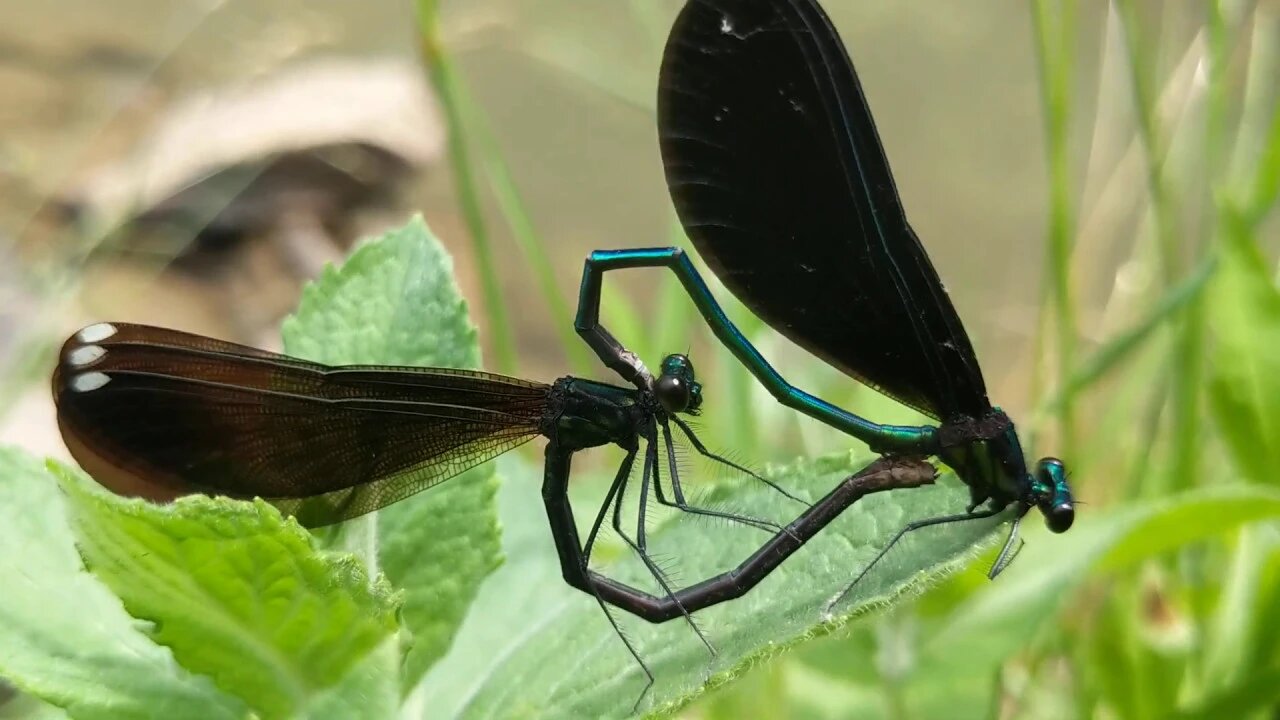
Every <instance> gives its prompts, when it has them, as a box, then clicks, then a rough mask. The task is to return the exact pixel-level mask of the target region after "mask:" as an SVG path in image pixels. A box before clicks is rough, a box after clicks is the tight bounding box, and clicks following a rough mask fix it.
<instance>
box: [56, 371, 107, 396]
mask: <svg viewBox="0 0 1280 720" xmlns="http://www.w3.org/2000/svg"><path fill="white" fill-rule="evenodd" d="M109 382H111V378H109V377H107V375H106V373H100V372H87V373H80V374H79V375H76V376H75V377H73V378H71V382H70V383H68V384H67V386H68V387H70V388H71V389H72V390H73V391H74V392H80V393H84V392H92V391H94V390H97V389H98V388H100V387H102V386H103V385H106V384H107V383H109Z"/></svg>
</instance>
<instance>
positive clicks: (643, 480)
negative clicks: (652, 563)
mask: <svg viewBox="0 0 1280 720" xmlns="http://www.w3.org/2000/svg"><path fill="white" fill-rule="evenodd" d="M650 473H652V479H653V481H654V483H655V484H656V483H657V482H658V448H657V446H656V445H654V444H653V443H652V442H648V441H646V442H645V448H644V469H643V471H642V472H641V474H640V497H639V499H638V501H637V503H636V545H637V546H638V547H639V548H640V552H645V551H647V550H648V549H649V542H648V540H647V539H646V538H645V534H646V529H647V528H646V527H645V520H646V515H647V514H648V510H649V481H650Z"/></svg>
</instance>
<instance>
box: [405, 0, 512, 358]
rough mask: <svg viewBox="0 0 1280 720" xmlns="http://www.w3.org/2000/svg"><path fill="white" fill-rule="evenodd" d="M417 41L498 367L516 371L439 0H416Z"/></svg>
mask: <svg viewBox="0 0 1280 720" xmlns="http://www.w3.org/2000/svg"><path fill="white" fill-rule="evenodd" d="M418 42H419V48H420V52H421V53H422V58H423V61H424V62H425V63H426V65H427V74H428V76H429V77H430V79H431V84H432V86H433V87H434V89H435V92H436V97H437V98H438V99H439V100H440V107H441V108H442V109H443V111H444V116H445V126H446V127H445V131H446V134H447V136H448V146H449V163H450V166H451V169H452V171H453V181H454V187H455V188H456V191H457V193H458V204H459V206H460V209H461V210H462V216H463V219H464V221H465V222H466V224H467V231H468V233H469V234H470V235H471V245H472V247H473V248H474V250H475V255H476V263H477V265H478V266H479V269H480V286H481V292H482V293H483V294H484V305H485V307H484V310H485V315H486V317H487V324H488V326H489V327H488V331H489V336H490V337H491V338H492V339H493V349H494V355H495V356H496V358H495V360H496V362H495V365H496V367H497V369H498V370H499V371H500V372H506V373H510V372H514V371H515V367H516V355H515V347H514V342H513V341H512V338H511V325H510V323H509V322H508V321H507V312H506V305H505V304H504V303H503V300H502V290H501V286H500V283H499V280H498V272H497V268H496V266H495V265H494V261H493V248H492V245H491V243H490V238H489V230H488V227H487V225H486V223H485V219H484V211H483V209H482V208H481V205H480V191H479V187H478V186H477V185H476V181H475V177H474V176H473V174H472V172H471V157H470V151H469V146H468V141H467V136H466V132H467V131H466V123H465V122H464V119H465V115H464V112H463V107H462V102H461V97H460V93H461V85H462V84H461V81H460V79H459V77H458V74H457V72H456V71H455V70H454V68H453V64H452V63H451V62H450V61H449V58H448V56H447V55H446V54H445V52H444V47H443V46H442V45H441V43H440V23H439V14H438V11H437V2H436V0H418Z"/></svg>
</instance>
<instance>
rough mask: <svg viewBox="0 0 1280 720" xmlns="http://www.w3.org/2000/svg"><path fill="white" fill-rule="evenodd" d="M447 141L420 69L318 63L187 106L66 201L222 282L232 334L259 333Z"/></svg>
mask: <svg viewBox="0 0 1280 720" xmlns="http://www.w3.org/2000/svg"><path fill="white" fill-rule="evenodd" d="M443 149H444V131H443V126H442V124H441V122H440V119H439V116H438V112H437V108H436V105H435V103H434V101H433V99H432V97H431V95H430V92H429V85H428V83H427V81H426V77H425V75H424V73H423V71H422V69H421V68H420V67H418V66H417V65H416V64H414V63H411V62H404V61H398V60H336V59H331V60H322V61H311V62H308V63H307V64H305V65H300V66H298V67H294V68H291V69H286V70H284V71H282V72H280V73H278V74H275V75H273V76H271V77H269V78H266V79H264V80H262V81H260V82H256V83H253V84H250V85H246V86H243V87H236V88H231V89H224V90H222V91H219V92H216V93H203V94H200V95H198V96H195V97H192V98H189V99H188V100H186V101H185V102H182V103H180V104H179V105H178V106H176V107H174V108H173V109H172V110H171V111H170V112H168V113H166V114H165V115H164V116H163V117H162V118H161V119H160V120H159V121H158V122H157V123H156V129H155V131H154V132H153V133H151V134H150V135H149V136H148V139H147V140H145V141H144V142H143V143H141V144H140V145H139V146H138V147H136V148H135V149H133V150H132V151H131V152H130V153H129V155H128V157H125V158H123V159H121V160H119V161H117V162H114V163H112V164H110V165H108V166H106V167H102V168H100V169H97V170H96V171H94V172H93V173H92V174H90V175H89V176H88V177H86V178H85V179H84V181H83V182H81V183H79V184H77V185H76V186H75V187H74V189H73V190H71V191H69V192H67V193H65V194H64V195H63V196H62V197H61V198H59V202H60V205H61V206H62V207H63V209H64V210H65V212H66V214H67V219H68V220H70V221H72V222H74V223H75V224H76V225H78V226H79V228H80V229H81V231H83V232H85V233H87V235H88V236H89V237H102V236H107V237H110V238H111V240H110V243H109V246H110V247H111V248H112V250H114V251H116V252H118V253H119V254H121V255H123V256H125V257H130V256H133V257H142V258H147V259H149V260H151V261H153V262H154V261H156V260H159V261H161V262H162V263H164V264H165V265H167V266H168V267H170V268H171V269H173V270H177V271H179V272H181V273H183V274H186V275H188V276H190V277H192V278H195V279H199V280H203V281H205V282H208V283H211V284H213V285H216V286H219V287H221V289H222V290H223V293H222V294H223V297H222V299H221V301H225V303H226V308H225V309H226V310H229V311H230V312H231V313H232V314H233V317H231V318H229V319H230V321H231V322H230V323H229V325H230V329H231V330H232V331H233V332H234V334H236V335H238V336H240V338H239V339H242V340H253V339H255V337H256V336H258V335H260V334H263V333H264V332H266V331H267V329H268V328H269V329H270V333H271V334H274V323H275V321H276V320H278V319H279V317H280V315H281V314H283V313H284V312H286V311H287V310H288V309H289V308H290V307H291V306H292V304H293V302H294V301H295V300H296V295H297V290H298V286H299V285H300V284H301V283H302V282H303V281H305V280H306V279H308V278H311V277H313V276H314V275H315V274H316V273H317V272H319V270H320V268H321V267H322V266H323V264H324V263H326V262H331V261H333V260H336V259H338V258H339V257H341V256H342V254H343V253H344V251H345V249H346V248H347V247H348V246H349V245H350V243H351V242H352V241H354V239H355V238H356V237H358V236H359V235H360V234H361V233H362V231H367V230H368V228H367V227H365V226H363V225H362V223H361V220H362V218H366V217H367V216H369V215H381V216H386V215H388V214H395V211H396V210H400V209H403V208H402V206H403V205H404V204H405V203H404V201H403V197H402V196H403V194H404V190H405V188H406V187H408V186H409V185H410V183H411V181H412V180H413V179H414V178H416V177H417V176H418V175H419V174H420V173H421V172H422V171H423V170H424V169H425V168H427V167H428V166H430V165H431V164H432V163H433V162H434V161H436V160H437V159H438V158H439V157H440V156H441V154H442V153H443ZM401 214H402V213H401ZM215 302H219V300H217V299H215Z"/></svg>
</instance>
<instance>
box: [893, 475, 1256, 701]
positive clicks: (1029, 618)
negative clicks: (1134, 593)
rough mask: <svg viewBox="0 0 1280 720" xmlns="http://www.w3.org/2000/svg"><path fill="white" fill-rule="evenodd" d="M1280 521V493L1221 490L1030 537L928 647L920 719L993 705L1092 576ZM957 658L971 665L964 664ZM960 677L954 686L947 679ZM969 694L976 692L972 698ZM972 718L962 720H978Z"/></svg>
mask: <svg viewBox="0 0 1280 720" xmlns="http://www.w3.org/2000/svg"><path fill="white" fill-rule="evenodd" d="M1275 518H1280V491H1277V490H1276V489H1274V488H1270V487H1259V486H1218V487H1210V488H1205V489H1200V490H1195V491H1188V492H1184V493H1180V494H1178V495H1176V496H1173V497H1168V498H1160V499H1155V500H1147V501H1143V502H1139V503H1134V504H1131V505H1127V506H1124V507H1122V508H1118V509H1116V510H1114V511H1111V512H1108V513H1106V514H1103V515H1097V516H1093V517H1089V516H1087V515H1086V516H1084V517H1081V518H1080V519H1078V520H1077V521H1076V524H1075V526H1074V527H1073V528H1072V529H1071V532H1069V533H1066V534H1065V535H1061V536H1052V535H1050V534H1048V532H1047V531H1043V530H1040V531H1037V532H1028V533H1027V534H1028V538H1027V544H1026V548H1025V550H1023V552H1022V553H1021V554H1020V555H1019V557H1018V559H1017V561H1016V562H1015V563H1013V565H1012V566H1010V567H1009V569H1008V570H1006V571H1005V572H1004V573H1003V574H1001V575H1000V577H999V578H997V579H996V580H995V581H994V582H992V583H990V585H988V586H987V588H986V590H985V591H984V592H982V593H979V594H978V595H975V596H973V597H972V598H971V599H969V600H968V601H967V602H965V603H964V604H962V605H961V606H960V607H959V608H957V609H956V610H955V611H954V612H953V613H952V614H951V615H950V617H949V618H948V619H947V620H946V621H945V622H943V623H941V624H940V625H938V627H937V629H936V630H935V631H934V632H932V633H931V634H930V636H929V637H928V638H926V639H925V640H924V641H923V642H922V647H921V649H920V652H921V659H920V662H919V664H918V666H917V668H916V669H915V672H914V673H913V675H914V678H915V682H913V683H912V685H911V686H910V690H908V695H909V696H910V697H911V698H912V701H913V709H914V710H916V711H918V714H919V716H921V717H932V716H933V715H931V714H930V713H936V712H938V711H941V710H943V709H945V708H947V707H955V706H957V705H959V706H966V707H968V706H974V707H978V706H985V703H986V702H987V699H988V696H989V693H990V690H991V686H990V679H991V678H992V677H994V674H995V673H996V672H997V671H998V668H999V666H1000V664H1001V663H1003V662H1004V661H1005V660H1006V659H1007V658H1008V657H1009V656H1010V655H1011V654H1012V653H1014V652H1016V651H1017V650H1019V649H1020V648H1022V647H1024V646H1025V645H1026V643H1027V639H1028V638H1030V637H1033V636H1035V634H1036V633H1038V632H1039V631H1040V630H1041V629H1042V628H1043V627H1044V626H1045V625H1046V624H1048V623H1052V622H1054V620H1055V619H1056V618H1057V616H1058V611H1059V609H1060V608H1061V607H1062V605H1063V604H1064V603H1066V602H1067V601H1068V600H1069V599H1070V598H1071V591H1072V590H1073V589H1074V588H1075V587H1077V586H1078V585H1079V584H1080V583H1081V582H1083V581H1084V580H1085V579H1086V578H1088V577H1090V575H1091V573H1093V574H1105V573H1108V572H1114V571H1118V570H1121V569H1126V568H1130V567H1132V566H1134V565H1136V564H1138V563H1140V562H1142V561H1143V560H1146V559H1149V558H1153V557H1157V556H1159V555H1162V554H1164V553H1168V552H1170V551H1173V550H1176V549H1178V548H1181V547H1184V546H1186V545H1189V544H1191V543H1194V542H1198V541H1202V540H1205V539H1208V538H1213V537H1217V536H1219V535H1221V534H1222V533H1224V532H1227V531H1230V530H1232V529H1235V528H1238V527H1240V526H1242V525H1246V524H1249V523H1253V522H1257V521H1259V520H1267V519H1275ZM957 657H963V658H965V662H964V663H963V664H960V665H957V664H956V662H955V659H956V658H957ZM946 676H952V677H954V678H955V680H954V681H952V682H950V686H951V687H950V689H947V684H948V683H947V682H946V681H945V680H944V679H943V678H945V677H946ZM966 689H967V690H966ZM979 715H981V714H980V713H978V714H970V715H964V716H963V717H977V716H979Z"/></svg>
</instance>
